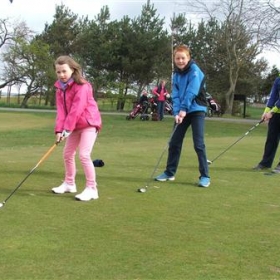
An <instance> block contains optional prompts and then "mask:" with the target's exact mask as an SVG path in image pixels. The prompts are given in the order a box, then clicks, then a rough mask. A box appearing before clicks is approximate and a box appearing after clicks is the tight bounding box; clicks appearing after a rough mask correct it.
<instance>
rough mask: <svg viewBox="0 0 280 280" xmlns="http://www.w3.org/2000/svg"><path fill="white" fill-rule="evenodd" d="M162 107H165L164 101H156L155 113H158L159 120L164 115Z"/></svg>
mask: <svg viewBox="0 0 280 280" xmlns="http://www.w3.org/2000/svg"><path fill="white" fill-rule="evenodd" d="M164 107H165V101H158V102H157V113H158V119H159V120H160V121H162V120H163V117H164Z"/></svg>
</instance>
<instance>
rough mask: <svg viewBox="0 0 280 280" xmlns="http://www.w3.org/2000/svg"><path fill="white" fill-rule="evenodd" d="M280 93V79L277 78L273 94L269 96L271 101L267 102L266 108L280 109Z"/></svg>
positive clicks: (272, 90)
mask: <svg viewBox="0 0 280 280" xmlns="http://www.w3.org/2000/svg"><path fill="white" fill-rule="evenodd" d="M279 91H280V77H278V78H276V79H275V81H274V83H273V86H272V88H271V92H270V95H269V99H268V101H267V104H266V106H267V107H270V108H272V107H274V106H276V107H277V108H280V97H279Z"/></svg>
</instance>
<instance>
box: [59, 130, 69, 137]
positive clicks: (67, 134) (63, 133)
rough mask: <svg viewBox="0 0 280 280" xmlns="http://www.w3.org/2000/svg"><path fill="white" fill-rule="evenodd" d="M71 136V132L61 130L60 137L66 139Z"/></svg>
mask: <svg viewBox="0 0 280 280" xmlns="http://www.w3.org/2000/svg"><path fill="white" fill-rule="evenodd" d="M70 134H71V131H67V130H63V131H62V133H61V137H63V138H67V137H68V136H69V135H70Z"/></svg>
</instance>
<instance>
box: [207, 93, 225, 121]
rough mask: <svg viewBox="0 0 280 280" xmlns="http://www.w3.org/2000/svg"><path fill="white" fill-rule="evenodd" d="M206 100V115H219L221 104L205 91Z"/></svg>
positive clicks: (220, 114) (220, 113)
mask: <svg viewBox="0 0 280 280" xmlns="http://www.w3.org/2000/svg"><path fill="white" fill-rule="evenodd" d="M206 100H207V104H208V113H207V115H208V117H213V116H214V115H217V116H218V117H221V116H222V110H221V105H220V104H219V103H218V102H216V100H215V99H214V98H213V97H212V96H211V95H210V94H209V93H208V92H207V93H206Z"/></svg>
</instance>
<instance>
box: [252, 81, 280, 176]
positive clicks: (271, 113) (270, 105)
mask: <svg viewBox="0 0 280 280" xmlns="http://www.w3.org/2000/svg"><path fill="white" fill-rule="evenodd" d="M279 92H280V77H277V78H276V79H275V80H274V83H273V86H272V88H271V91H270V95H269V99H268V101H267V103H266V108H265V109H264V112H263V114H262V116H261V120H263V121H266V122H268V130H267V136H266V141H265V145H264V152H263V156H262V159H261V161H260V162H259V163H258V164H257V165H256V166H255V167H254V168H253V170H256V171H259V170H265V169H268V168H270V167H271V166H272V164H273V161H274V158H275V155H276V152H277V148H278V145H279V140H280V95H279ZM272 172H273V173H280V162H279V163H278V164H277V166H276V167H275V168H274V169H273V170H272Z"/></svg>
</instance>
